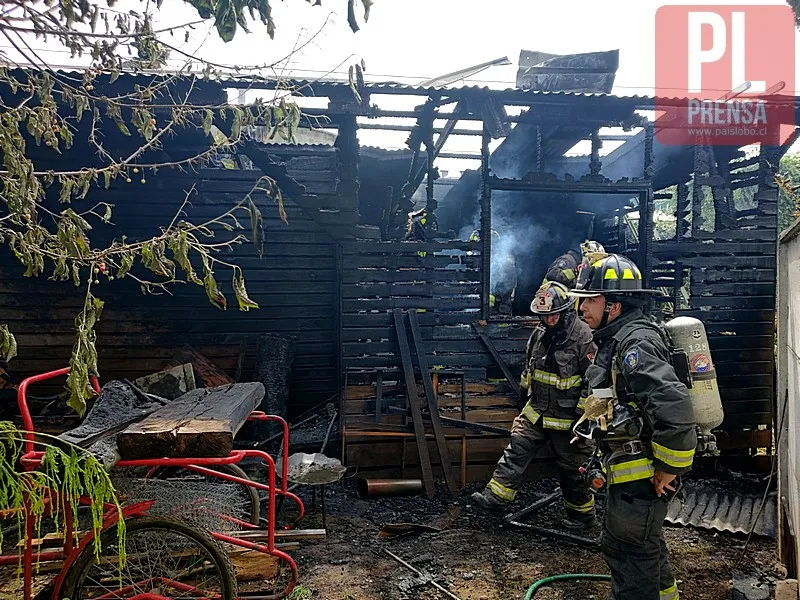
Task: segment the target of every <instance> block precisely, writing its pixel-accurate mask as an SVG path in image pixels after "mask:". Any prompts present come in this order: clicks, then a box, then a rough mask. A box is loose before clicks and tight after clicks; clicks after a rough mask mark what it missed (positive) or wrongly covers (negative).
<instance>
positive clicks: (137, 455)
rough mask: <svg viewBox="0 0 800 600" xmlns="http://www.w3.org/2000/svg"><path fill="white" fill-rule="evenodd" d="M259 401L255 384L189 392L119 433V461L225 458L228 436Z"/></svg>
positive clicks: (230, 441) (230, 437)
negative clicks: (162, 458)
mask: <svg viewBox="0 0 800 600" xmlns="http://www.w3.org/2000/svg"><path fill="white" fill-rule="evenodd" d="M263 397H264V386H263V384H261V383H257V382H256V383H236V384H232V385H228V386H220V387H216V388H211V389H199V390H193V391H191V392H189V393H188V394H184V395H183V396H181V397H180V398H178V399H177V400H174V401H173V402H171V403H170V404H168V405H166V406H164V407H163V408H161V409H159V410H157V411H155V412H154V413H152V414H151V415H149V416H148V417H147V418H145V419H144V420H143V421H141V422H139V423H135V424H134V425H131V426H130V427H128V428H127V429H126V430H125V431H123V432H122V433H120V434H119V436H118V438H117V445H118V446H119V451H120V455H121V456H122V457H123V458H124V459H128V460H135V459H141V458H161V457H171V458H176V457H181V458H202V457H214V456H227V455H228V454H229V453H230V451H231V450H232V449H233V437H234V436H235V435H236V432H238V431H239V429H240V428H241V427H242V425H243V424H244V422H245V421H246V420H247V417H248V415H250V413H251V412H252V411H253V410H254V409H255V407H256V406H257V405H258V403H259V402H260V401H261V399H262V398H263Z"/></svg>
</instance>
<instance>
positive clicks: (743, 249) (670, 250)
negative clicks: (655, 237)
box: [652, 240, 776, 262]
mask: <svg viewBox="0 0 800 600" xmlns="http://www.w3.org/2000/svg"><path fill="white" fill-rule="evenodd" d="M652 249H653V254H654V255H655V256H656V257H659V256H680V257H681V262H683V257H684V256H686V255H712V256H713V255H721V254H731V255H733V254H737V255H738V254H750V255H770V254H775V251H776V250H775V244H774V243H772V244H769V243H761V242H751V241H742V242H716V241H693V240H692V241H689V240H681V241H677V242H673V241H663V242H662V241H656V242H653V245H652Z"/></svg>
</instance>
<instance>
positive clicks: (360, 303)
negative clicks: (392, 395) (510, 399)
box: [340, 240, 527, 379]
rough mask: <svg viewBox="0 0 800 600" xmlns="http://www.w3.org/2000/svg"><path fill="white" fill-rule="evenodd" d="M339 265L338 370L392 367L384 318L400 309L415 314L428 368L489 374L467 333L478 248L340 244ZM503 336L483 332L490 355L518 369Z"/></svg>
mask: <svg viewBox="0 0 800 600" xmlns="http://www.w3.org/2000/svg"><path fill="white" fill-rule="evenodd" d="M340 260H341V267H340V268H341V273H342V286H341V294H342V298H341V311H342V333H341V336H342V351H341V353H342V361H343V367H344V368H353V367H358V368H377V367H399V365H400V358H399V354H398V349H397V336H396V334H395V330H394V322H393V317H392V312H391V311H392V309H395V308H402V309H406V310H416V311H417V312H418V313H419V320H420V325H421V328H422V337H423V339H424V342H425V346H426V353H427V355H428V362H429V364H430V365H432V366H440V367H447V368H455V369H463V370H467V371H469V374H470V376H471V378H473V379H484V378H486V377H487V374H488V375H490V376H491V375H496V373H495V370H496V364H495V362H494V361H493V359H492V357H491V356H490V355H489V353H488V352H487V350H486V347H485V346H484V345H483V343H482V342H481V341H480V339H479V338H478V336H477V334H476V333H475V331H474V330H473V329H472V324H473V323H475V322H477V321H478V320H479V319H480V307H481V297H480V293H481V280H482V277H483V271H482V268H481V244H480V242H462V241H458V240H455V241H451V242H427V243H422V242H419V243H418V242H342V243H341V259H340ZM508 330H509V328H508V327H498V326H495V327H492V328H491V331H492V332H493V338H495V344H496V346H497V348H498V350H500V352H501V353H503V354H504V355H505V357H506V359H507V360H508V362H509V363H510V364H514V365H516V364H519V365H520V366H521V362H522V358H523V356H522V354H523V353H524V349H525V341H524V340H523V341H522V342H521V343H520V341H519V340H513V339H512V340H510V339H508ZM504 334H505V337H506V339H505V340H503V339H502V338H503V337H504ZM525 339H527V335H526V336H525Z"/></svg>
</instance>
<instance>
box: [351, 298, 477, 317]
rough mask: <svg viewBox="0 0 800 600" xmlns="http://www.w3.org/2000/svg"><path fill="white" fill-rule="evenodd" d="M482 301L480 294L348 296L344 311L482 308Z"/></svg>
mask: <svg viewBox="0 0 800 600" xmlns="http://www.w3.org/2000/svg"><path fill="white" fill-rule="evenodd" d="M480 303H481V299H480V297H479V296H475V297H474V298H469V297H461V298H458V297H456V298H425V297H411V298H373V299H370V298H346V299H344V300H342V311H343V312H345V313H357V312H359V311H362V310H394V309H396V308H406V309H420V308H424V309H426V310H434V309H435V310H439V311H460V310H464V309H469V308H473V309H477V308H480Z"/></svg>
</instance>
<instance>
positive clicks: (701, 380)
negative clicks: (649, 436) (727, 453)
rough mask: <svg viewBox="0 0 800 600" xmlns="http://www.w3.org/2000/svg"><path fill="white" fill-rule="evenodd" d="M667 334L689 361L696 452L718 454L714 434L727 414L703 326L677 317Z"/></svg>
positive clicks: (692, 319)
mask: <svg viewBox="0 0 800 600" xmlns="http://www.w3.org/2000/svg"><path fill="white" fill-rule="evenodd" d="M665 327H666V330H667V332H668V333H669V335H670V337H671V338H672V343H673V344H674V345H675V347H676V348H679V349H681V350H683V351H684V352H685V353H686V356H687V358H688V361H689V373H690V374H691V380H692V386H691V387H690V388H689V398H690V399H691V401H692V407H693V408H694V416H695V421H696V423H697V428H698V429H699V430H700V431H699V432H698V440H697V442H698V443H697V451H698V452H701V453H710V454H716V453H717V443H716V438H715V437H714V435H713V434H712V433H711V431H712V430H714V429H716V428H717V427H719V426H720V425H721V424H722V421H723V419H724V418H725V413H724V412H723V410H722V399H721V398H720V395H719V387H718V386H717V374H716V371H715V370H714V362H713V361H712V360H711V350H710V348H709V346H708V337H707V336H706V328H705V327H704V326H703V323H702V322H701V321H699V320H698V319H695V318H693V317H685V316H681V317H675V318H674V319H672V320H670V321H668V322H667V323H666V326H665Z"/></svg>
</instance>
